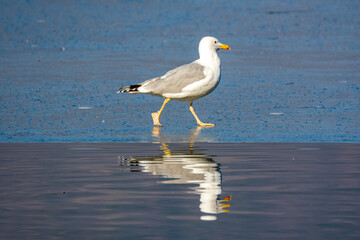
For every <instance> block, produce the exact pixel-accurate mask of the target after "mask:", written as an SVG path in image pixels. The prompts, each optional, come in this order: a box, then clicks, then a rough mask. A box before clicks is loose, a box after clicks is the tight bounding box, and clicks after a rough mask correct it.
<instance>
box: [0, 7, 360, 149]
mask: <svg viewBox="0 0 360 240" xmlns="http://www.w3.org/2000/svg"><path fill="white" fill-rule="evenodd" d="M359 8H360V2H359V1H334V0H331V1H322V0H312V1H280V0H270V1H224V2H222V1H212V0H203V1H201V0H200V1H193V0H192V1H190V0H189V1H187V0H184V1H82V0H80V1H1V2H0V12H1V14H0V85H1V92H0V142H114V141H116V142H152V141H154V138H155V140H156V137H157V136H159V134H161V135H162V136H164V137H166V138H167V139H168V142H183V141H186V140H187V139H188V136H189V134H190V133H191V132H193V131H196V130H197V126H196V122H195V120H194V119H193V117H192V115H191V113H190V112H189V111H188V104H187V103H184V102H176V101H171V102H170V103H169V104H168V105H167V106H166V108H165V110H164V112H163V115H162V116H161V122H162V123H163V125H164V127H163V128H162V129H161V132H160V133H159V132H155V133H154V131H153V130H154V129H153V126H152V119H151V116H150V114H151V112H154V111H157V110H158V109H159V108H160V106H161V104H162V101H163V99H162V98H159V97H154V96H146V95H129V94H116V91H117V89H118V88H119V87H121V86H125V85H128V84H137V83H139V82H142V81H144V80H147V79H149V78H152V77H156V76H160V75H162V74H164V73H165V72H167V71H168V70H170V69H172V68H174V67H176V66H178V65H181V64H185V63H188V62H191V61H193V60H195V59H197V58H198V51H197V47H198V43H199V41H200V39H201V38H202V37H203V36H207V35H210V36H214V37H217V38H218V39H219V40H220V41H221V42H222V43H226V44H228V45H230V47H231V50H230V51H219V52H218V53H219V56H220V59H221V62H222V78H221V82H220V84H219V86H218V87H217V89H216V90H215V91H214V92H213V93H211V94H210V95H208V96H206V97H204V98H202V99H199V100H197V101H195V102H194V108H195V110H196V112H197V114H198V116H199V117H200V119H202V121H204V122H212V123H214V124H215V125H216V126H215V127H214V128H208V129H201V132H200V134H199V136H198V139H197V140H198V141H203V142H360V137H359V121H360V81H359V80H360V41H359V39H360V14H359V12H360V11H359V10H360V9H359Z"/></svg>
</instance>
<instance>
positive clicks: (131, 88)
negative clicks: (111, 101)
mask: <svg viewBox="0 0 360 240" xmlns="http://www.w3.org/2000/svg"><path fill="white" fill-rule="evenodd" d="M140 86H141V84H136V85H130V86H126V87H121V88H119V91H117V93H123V92H130V93H134V92H137V91H138V88H139V87H140Z"/></svg>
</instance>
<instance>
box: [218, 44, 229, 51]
mask: <svg viewBox="0 0 360 240" xmlns="http://www.w3.org/2000/svg"><path fill="white" fill-rule="evenodd" d="M219 48H222V49H226V50H230V47H229V46H228V45H226V44H222V45H220V47H219Z"/></svg>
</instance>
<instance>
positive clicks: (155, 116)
mask: <svg viewBox="0 0 360 240" xmlns="http://www.w3.org/2000/svg"><path fill="white" fill-rule="evenodd" d="M170 100H171V99H170V98H166V99H165V101H164V103H163V105H162V106H161V108H160V110H159V111H157V112H154V113H152V114H151V116H152V119H153V121H154V126H160V127H161V126H162V125H161V123H160V121H159V118H160V116H161V113H162V111H163V110H164V107H165V105H166V104H167V103H168V102H169V101H170Z"/></svg>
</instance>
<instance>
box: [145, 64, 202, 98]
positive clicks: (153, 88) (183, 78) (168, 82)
mask: <svg viewBox="0 0 360 240" xmlns="http://www.w3.org/2000/svg"><path fill="white" fill-rule="evenodd" d="M204 78H205V75H204V66H202V65H200V64H198V63H195V62H192V63H189V64H185V65H182V66H180V67H177V68H175V69H173V70H170V71H169V72H167V73H166V74H165V75H164V76H162V77H157V78H154V79H150V80H148V81H146V82H144V83H142V84H141V88H142V89H141V90H142V91H141V92H143V91H144V92H146V93H151V94H155V95H162V94H165V93H181V89H183V88H184V87H186V86H188V85H190V84H192V83H194V82H196V81H200V80H202V79H204Z"/></svg>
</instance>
